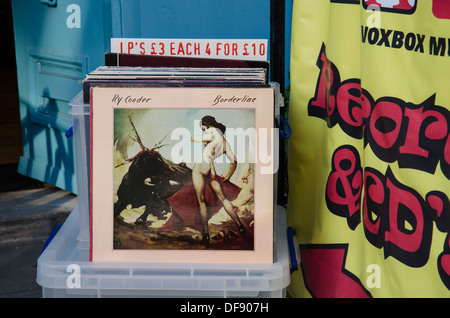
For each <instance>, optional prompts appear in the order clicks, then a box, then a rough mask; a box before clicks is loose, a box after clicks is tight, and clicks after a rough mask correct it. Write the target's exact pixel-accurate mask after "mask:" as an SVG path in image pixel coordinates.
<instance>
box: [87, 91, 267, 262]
mask: <svg viewBox="0 0 450 318" xmlns="http://www.w3.org/2000/svg"><path fill="white" fill-rule="evenodd" d="M273 107H274V96H273V89H272V88H267V87H266V88H251V89H250V88H174V87H166V88H164V87H162V88H161V87H160V88H151V87H148V88H130V87H94V88H92V90H91V132H92V133H91V154H92V155H91V156H92V157H91V176H92V177H91V235H92V236H91V260H93V261H136V262H140V261H147V262H184V263H191V262H193V263H197V262H208V263H272V262H273V206H274V203H273V173H274V172H275V171H274V169H275V163H274V157H275V156H274V153H273V152H274V149H275V138H274V129H273V122H274V117H273V116H274V113H273Z"/></svg>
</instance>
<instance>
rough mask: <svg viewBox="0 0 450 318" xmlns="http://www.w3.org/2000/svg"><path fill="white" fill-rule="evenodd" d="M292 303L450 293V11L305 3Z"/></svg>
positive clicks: (388, 1)
mask: <svg viewBox="0 0 450 318" xmlns="http://www.w3.org/2000/svg"><path fill="white" fill-rule="evenodd" d="M292 21H293V22H292V23H293V25H292V43H291V47H292V49H291V72H290V76H291V95H290V112H289V121H290V125H291V127H292V132H293V134H292V137H291V139H290V143H289V150H288V152H289V187H290V189H289V191H290V192H289V202H288V224H289V225H290V226H291V227H292V228H293V229H294V231H295V234H296V236H297V239H298V241H299V245H300V256H301V266H300V269H299V271H297V272H294V273H293V274H292V282H291V285H290V287H289V289H288V292H289V294H290V295H291V296H293V297H450V242H449V231H450V203H449V198H450V135H449V133H450V1H445V0H433V1H432V0H378V1H376V0H361V1H354V0H328V1H326V0H320V1H312V0H294V7H293V19H292Z"/></svg>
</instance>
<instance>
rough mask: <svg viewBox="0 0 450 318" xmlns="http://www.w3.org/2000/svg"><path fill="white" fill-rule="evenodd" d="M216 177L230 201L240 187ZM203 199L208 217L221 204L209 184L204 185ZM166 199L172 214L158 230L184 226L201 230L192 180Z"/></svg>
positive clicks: (169, 229) (171, 229) (216, 210)
mask: <svg viewBox="0 0 450 318" xmlns="http://www.w3.org/2000/svg"><path fill="white" fill-rule="evenodd" d="M217 178H218V180H219V182H220V184H221V186H222V191H223V193H224V195H225V197H226V198H227V199H228V200H230V201H233V200H234V199H236V197H237V196H238V194H239V192H240V191H241V188H239V187H238V186H237V185H235V184H233V183H231V182H229V181H224V179H223V178H222V177H217ZM205 200H206V206H207V207H208V219H209V218H210V217H211V216H212V215H213V214H214V213H216V212H218V211H219V210H220V209H221V208H222V207H223V205H222V202H221V201H220V200H219V199H218V198H217V196H216V194H215V193H214V191H213V190H212V189H211V187H210V186H209V185H206V186H205ZM167 201H168V202H169V204H170V205H171V207H172V214H171V215H170V216H169V218H168V219H167V221H166V223H165V224H164V225H163V226H162V227H161V228H160V229H159V231H176V230H183V229H184V228H185V227H190V228H193V229H196V230H199V231H201V219H200V213H199V207H198V201H197V196H196V195H195V191H194V186H193V184H192V182H190V183H188V184H186V185H184V186H183V187H182V188H181V189H180V190H179V191H177V192H176V193H175V194H174V195H172V196H171V197H169V198H168V199H167Z"/></svg>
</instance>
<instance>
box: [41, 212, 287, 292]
mask: <svg viewBox="0 0 450 318" xmlns="http://www.w3.org/2000/svg"><path fill="white" fill-rule="evenodd" d="M275 215H276V230H275V254H274V255H275V259H274V263H273V264H232V265H230V264H223V265H221V264H189V263H185V264H174V263H132V262H111V263H107V262H90V261H89V248H82V247H81V246H80V241H79V240H78V237H79V234H80V226H79V209H78V208H76V209H75V210H74V211H72V213H71V214H70V215H69V217H68V219H67V220H66V222H65V223H64V225H63V226H62V227H61V229H60V230H59V231H58V233H57V234H56V236H55V237H54V238H53V240H52V241H51V242H50V244H49V245H48V247H47V248H46V249H45V251H44V252H43V253H42V255H41V256H40V257H39V259H38V263H37V282H38V284H39V285H41V286H42V294H43V297H44V298H53V297H54V298H68V297H204V298H205V297H224V298H225V297H249V298H250V297H251V298H282V297H285V295H286V287H287V286H288V285H289V283H290V264H289V255H288V248H287V240H286V214H285V210H284V208H282V207H278V208H277V210H276V212H275Z"/></svg>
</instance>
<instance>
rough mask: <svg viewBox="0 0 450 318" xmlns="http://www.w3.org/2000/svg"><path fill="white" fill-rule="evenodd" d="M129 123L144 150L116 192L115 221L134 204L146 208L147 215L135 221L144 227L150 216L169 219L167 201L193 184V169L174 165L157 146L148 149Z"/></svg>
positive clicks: (132, 161) (135, 206) (130, 160)
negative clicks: (180, 190) (187, 185)
mask: <svg viewBox="0 0 450 318" xmlns="http://www.w3.org/2000/svg"><path fill="white" fill-rule="evenodd" d="M130 123H131V125H132V127H133V130H134V132H135V135H136V141H137V142H138V143H139V145H140V147H141V151H140V152H139V153H138V154H137V155H136V156H134V157H133V158H130V159H127V160H126V162H131V165H130V167H129V169H128V172H127V173H126V174H125V175H124V177H123V179H122V181H121V183H120V185H119V188H118V190H117V197H118V200H117V202H116V203H115V204H114V218H116V217H117V216H118V215H119V214H120V213H121V212H122V211H123V210H124V209H125V208H126V207H127V205H131V206H132V207H133V208H139V207H141V206H143V205H145V211H144V213H143V214H142V215H141V216H139V217H138V218H137V220H136V222H135V223H136V224H145V223H146V220H147V217H148V215H149V214H152V215H154V216H156V217H157V218H158V219H165V218H167V214H168V213H169V212H170V211H171V208H170V204H169V203H168V202H167V198H169V197H170V196H171V195H173V194H174V193H175V192H177V191H178V190H179V189H181V188H182V187H183V185H184V184H186V183H189V182H191V181H192V170H191V169H190V168H188V167H187V166H186V165H185V164H183V163H180V164H175V163H173V162H171V161H170V160H167V159H165V158H164V157H163V156H162V155H161V154H160V153H159V152H158V151H157V149H158V147H154V148H152V149H148V148H147V147H145V146H144V145H143V144H142V142H141V139H140V138H139V134H138V133H137V131H136V129H135V127H134V125H133V122H132V120H131V118H130Z"/></svg>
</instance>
